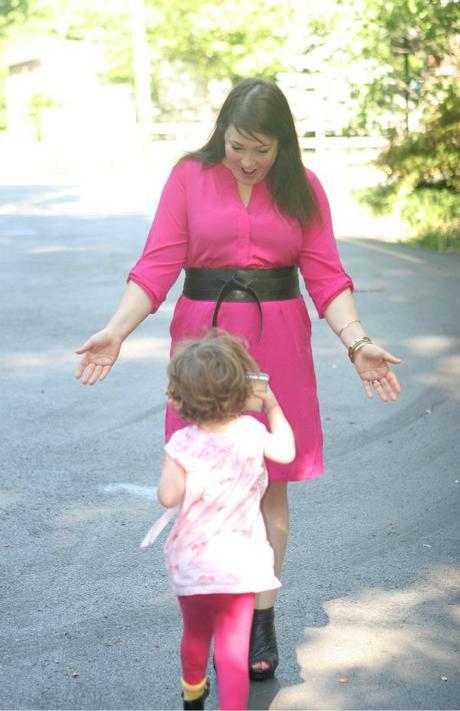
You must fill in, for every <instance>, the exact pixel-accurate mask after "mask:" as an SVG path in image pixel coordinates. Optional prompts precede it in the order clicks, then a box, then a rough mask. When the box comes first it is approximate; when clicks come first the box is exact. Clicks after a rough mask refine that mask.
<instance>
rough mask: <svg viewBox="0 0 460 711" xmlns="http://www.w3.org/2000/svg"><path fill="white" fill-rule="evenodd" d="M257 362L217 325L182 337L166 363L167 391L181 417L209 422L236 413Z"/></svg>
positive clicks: (249, 391)
mask: <svg viewBox="0 0 460 711" xmlns="http://www.w3.org/2000/svg"><path fill="white" fill-rule="evenodd" d="M249 372H255V373H258V372H259V366H258V365H257V364H256V362H255V361H254V359H253V358H252V356H250V355H249V353H248V352H247V350H246V349H245V347H244V345H243V343H242V341H241V339H239V338H237V337H236V336H231V335H230V334H229V333H227V332H226V331H223V330H219V329H212V330H211V331H210V332H209V333H208V334H207V335H206V336H205V337H204V338H200V339H196V340H186V341H182V342H181V343H180V344H179V346H178V347H177V348H176V351H175V353H174V355H173V357H172V359H171V361H170V363H169V365H168V377H169V384H168V388H167V391H166V392H167V394H168V396H169V397H170V398H171V400H172V401H173V404H174V407H175V408H176V410H177V412H178V413H179V415H180V417H182V418H183V419H184V420H193V421H194V422H211V421H219V420H226V419H229V418H230V417H234V416H236V415H240V414H241V412H242V411H243V410H244V407H245V404H246V401H247V399H248V398H249V397H250V395H251V394H252V392H253V389H252V383H251V381H250V380H249V378H248V377H247V375H248V373H249Z"/></svg>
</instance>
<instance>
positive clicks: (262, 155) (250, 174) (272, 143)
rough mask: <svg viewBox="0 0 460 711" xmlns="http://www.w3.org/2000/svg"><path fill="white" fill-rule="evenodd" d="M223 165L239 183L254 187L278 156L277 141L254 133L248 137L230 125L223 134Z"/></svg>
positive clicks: (271, 137)
mask: <svg viewBox="0 0 460 711" xmlns="http://www.w3.org/2000/svg"><path fill="white" fill-rule="evenodd" d="M224 141H225V158H224V160H223V163H224V165H226V166H227V168H230V170H231V171H232V173H233V175H234V176H235V178H236V179H237V180H238V182H240V183H244V184H246V185H254V184H255V183H258V182H259V181H261V180H263V179H264V178H265V176H266V175H267V173H268V172H269V170H270V168H271V167H272V165H273V163H274V162H275V160H276V156H277V154H278V139H277V138H274V137H273V136H266V135H265V134H263V133H255V134H254V135H253V136H249V135H248V134H245V133H240V132H239V131H238V129H236V128H235V127H234V126H232V125H230V126H229V127H228V128H227V130H226V131H225V134H224Z"/></svg>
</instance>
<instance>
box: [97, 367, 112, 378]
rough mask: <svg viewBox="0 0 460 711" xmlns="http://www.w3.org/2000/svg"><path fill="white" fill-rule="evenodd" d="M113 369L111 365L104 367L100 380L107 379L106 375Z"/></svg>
mask: <svg viewBox="0 0 460 711" xmlns="http://www.w3.org/2000/svg"><path fill="white" fill-rule="evenodd" d="M111 367H112V366H111V365H104V366H103V368H102V373H101V374H100V376H99V380H104V379H105V377H106V375H107V373H108V372H109V370H110V368H111Z"/></svg>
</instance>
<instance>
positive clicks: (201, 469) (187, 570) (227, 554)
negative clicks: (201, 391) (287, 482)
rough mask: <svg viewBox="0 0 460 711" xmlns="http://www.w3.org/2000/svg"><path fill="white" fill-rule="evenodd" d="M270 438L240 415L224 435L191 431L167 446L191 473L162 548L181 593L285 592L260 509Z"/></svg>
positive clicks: (177, 434)
mask: <svg viewBox="0 0 460 711" xmlns="http://www.w3.org/2000/svg"><path fill="white" fill-rule="evenodd" d="M266 435H267V430H266V428H265V427H264V426H263V425H262V424H261V423H260V422H257V420H255V419H254V418H253V417H250V416H243V417H239V418H238V420H237V421H236V422H235V424H234V425H233V426H232V427H231V428H230V429H228V430H227V431H226V432H206V431H205V430H202V429H200V428H199V427H197V425H189V426H188V427H185V428H183V429H181V430H179V431H177V432H175V433H174V435H173V436H172V437H171V439H170V440H169V442H168V443H167V444H166V447H165V450H166V452H167V453H168V454H169V456H170V457H171V458H172V459H174V460H175V461H176V462H177V463H178V464H179V465H180V466H181V467H182V468H183V469H184V470H185V472H186V479H185V481H186V486H185V496H184V499H183V501H182V504H181V505H180V508H179V512H178V516H177V519H176V521H175V523H174V526H173V528H172V530H171V533H170V534H169V536H168V539H167V541H166V544H165V547H164V551H165V556H166V560H167V566H168V573H169V577H170V580H171V583H172V585H173V587H174V590H175V592H176V594H177V595H206V594H212V593H245V592H262V591H263V590H273V589H275V588H279V587H280V585H281V584H280V582H279V580H278V578H276V577H275V575H274V572H273V562H274V560H273V550H272V548H271V546H270V544H269V542H268V540H267V534H266V531H265V524H264V520H263V518H262V514H261V511H260V500H261V498H262V496H263V494H264V492H265V489H266V487H267V481H268V480H267V471H266V468H265V465H264V456H263V451H264V446H265V438H266Z"/></svg>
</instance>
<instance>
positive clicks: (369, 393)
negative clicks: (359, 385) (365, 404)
mask: <svg viewBox="0 0 460 711" xmlns="http://www.w3.org/2000/svg"><path fill="white" fill-rule="evenodd" d="M363 386H364V390H365V392H366V395H367V397H368V398H369V400H372V398H373V397H374V392H373V390H372V388H371V384H370V382H369V381H368V380H363Z"/></svg>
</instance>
